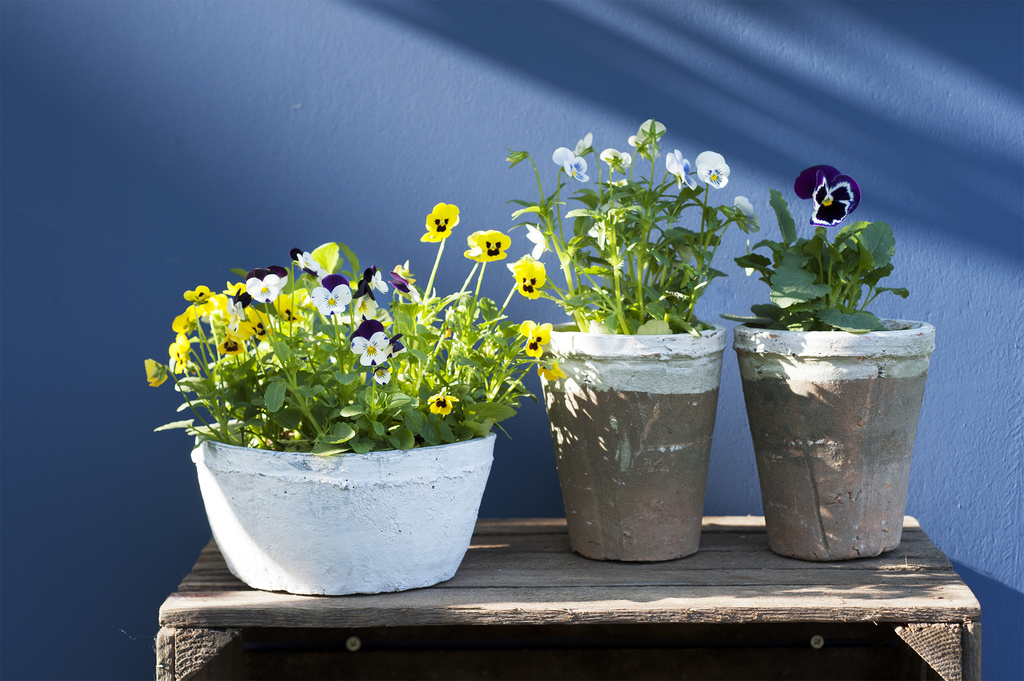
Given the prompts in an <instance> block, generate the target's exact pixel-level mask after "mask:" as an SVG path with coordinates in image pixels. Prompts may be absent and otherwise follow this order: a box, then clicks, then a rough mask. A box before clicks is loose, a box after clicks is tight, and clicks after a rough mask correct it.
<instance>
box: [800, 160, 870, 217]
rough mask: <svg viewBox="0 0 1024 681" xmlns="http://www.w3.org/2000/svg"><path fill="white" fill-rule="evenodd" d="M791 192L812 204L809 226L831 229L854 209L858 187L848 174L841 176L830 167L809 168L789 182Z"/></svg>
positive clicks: (858, 200) (858, 198) (855, 207)
mask: <svg viewBox="0 0 1024 681" xmlns="http://www.w3.org/2000/svg"><path fill="white" fill-rule="evenodd" d="M793 190H794V191H795V192H796V195H797V196H799V197H800V198H801V199H812V200H813V201H814V212H813V213H812V214H811V224H812V225H821V226H822V227H835V226H836V225H838V224H839V223H841V222H842V221H843V220H845V219H846V216H848V215H849V214H850V213H852V212H853V211H855V210H857V204H858V203H860V187H859V186H857V182H856V180H854V179H853V178H852V177H850V176H849V175H843V174H842V173H840V172H839V171H838V170H837V169H836V168H833V167H832V166H811V167H810V168H807V169H806V170H804V171H803V172H802V173H800V175H799V177H797V178H796V182H795V183H793Z"/></svg>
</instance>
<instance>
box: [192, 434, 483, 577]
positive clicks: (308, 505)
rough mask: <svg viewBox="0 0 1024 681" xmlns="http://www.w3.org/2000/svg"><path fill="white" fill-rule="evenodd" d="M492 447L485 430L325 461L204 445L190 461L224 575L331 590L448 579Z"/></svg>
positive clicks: (476, 505)
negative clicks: (462, 438) (472, 436)
mask: <svg viewBox="0 0 1024 681" xmlns="http://www.w3.org/2000/svg"><path fill="white" fill-rule="evenodd" d="M493 451H494V435H490V436H488V437H486V438H480V439H476V440H469V441H467V442H458V443H455V444H450V445H440V446H437V447H423V448H419V449H413V450H410V451H390V452H372V453H369V454H365V455H357V454H348V455H344V456H333V457H322V456H317V455H315V454H301V453H289V452H271V451H264V450H259V449H247V448H245V447H236V446H232V445H225V444H221V443H217V442H203V443H202V444H201V445H199V446H198V447H196V449H195V450H193V452H192V460H193V461H194V462H195V464H196V469H197V471H198V474H199V487H200V489H201V490H202V493H203V502H204V503H205V505H206V513H207V517H208V518H209V520H210V528H211V529H212V530H213V536H214V539H215V540H216V541H217V545H218V546H219V547H220V550H221V553H223V554H224V560H225V561H226V562H227V565H228V569H230V570H231V573H232V574H233V575H235V576H236V577H238V578H239V579H241V580H242V581H243V582H245V583H246V584H248V585H249V586H251V587H253V588H256V589H264V590H267V591H287V592H289V593H295V594H314V595H339V594H352V593H380V592H385V591H402V590H405V589H413V588H417V587H422V586H430V585H432V584H437V583H438V582H443V581H445V580H447V579H451V577H452V576H453V575H454V574H455V571H456V569H458V567H459V563H461V562H462V558H463V556H464V555H465V553H466V549H467V548H469V541H470V537H471V536H472V534H473V526H474V524H475V523H476V517H477V512H478V511H479V510H480V499H481V497H482V496H483V492H484V486H485V485H486V483H487V476H488V473H489V472H490V469H491V461H492V458H493Z"/></svg>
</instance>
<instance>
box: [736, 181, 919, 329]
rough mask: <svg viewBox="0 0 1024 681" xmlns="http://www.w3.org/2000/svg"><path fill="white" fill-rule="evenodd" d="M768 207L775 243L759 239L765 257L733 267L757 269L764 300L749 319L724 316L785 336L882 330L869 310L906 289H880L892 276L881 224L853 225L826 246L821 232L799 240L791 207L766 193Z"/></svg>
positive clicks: (887, 237) (891, 249)
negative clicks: (765, 294) (767, 292)
mask: <svg viewBox="0 0 1024 681" xmlns="http://www.w3.org/2000/svg"><path fill="white" fill-rule="evenodd" d="M770 204H771V206H772V209H773V210H774V211H775V215H776V218H777V219H778V223H779V231H780V233H781V236H782V240H781V241H771V240H767V239H766V240H763V241H760V242H758V243H757V244H755V245H754V250H757V249H759V248H767V249H768V251H769V253H770V255H771V257H768V256H766V255H763V254H761V253H753V252H748V253H747V254H746V255H744V256H741V257H739V258H736V264H738V265H739V266H740V267H743V268H746V270H747V272H748V273H753V272H757V273H758V274H759V275H760V279H761V281H763V282H765V283H766V284H768V287H769V288H770V289H771V293H770V295H769V298H770V301H771V302H770V303H766V304H760V305H754V306H752V307H751V312H752V313H753V315H754V316H753V317H739V316H735V315H723V316H724V317H726V318H728V319H733V320H736V321H742V322H744V323H746V324H749V325H752V326H758V327H762V328H768V329H779V330H791V331H836V330H838V331H849V332H851V333H867V332H868V331H883V330H885V328H886V327H885V326H883V325H882V323H881V321H880V320H879V319H878V317H876V316H875V315H874V314H873V313H871V312H870V311H868V310H867V307H868V305H870V304H871V303H872V302H873V301H874V300H875V298H877V297H878V296H879V295H880V294H882V293H886V292H888V293H893V294H895V295H898V296H900V297H901V298H906V297H907V296H908V295H909V293H908V291H907V289H905V288H888V287H883V286H879V285H878V284H879V282H880V281H881V280H882V279H884V278H885V277H887V276H889V274H891V273H892V271H893V265H892V258H893V254H894V253H895V246H896V240H895V238H894V237H893V232H892V227H890V226H889V225H888V224H887V223H885V222H881V221H877V222H863V221H861V222H853V223H850V224H847V225H846V226H844V227H843V228H842V229H840V230H839V232H838V233H837V234H836V235H835V238H834V239H832V240H831V241H830V240H829V238H828V233H827V230H826V229H825V228H824V227H817V228H816V229H815V232H814V236H813V237H811V238H810V239H804V238H799V239H798V238H797V236H796V225H795V222H794V220H793V217H792V215H791V214H790V211H789V205H788V204H787V203H786V200H785V199H784V198H783V196H782V194H781V193H779V192H778V191H776V190H774V189H772V190H771V201H770Z"/></svg>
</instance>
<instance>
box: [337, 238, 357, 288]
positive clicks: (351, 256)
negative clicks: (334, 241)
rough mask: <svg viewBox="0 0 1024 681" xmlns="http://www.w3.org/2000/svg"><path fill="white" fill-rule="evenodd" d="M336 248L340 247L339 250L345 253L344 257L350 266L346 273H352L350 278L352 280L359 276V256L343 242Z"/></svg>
mask: <svg viewBox="0 0 1024 681" xmlns="http://www.w3.org/2000/svg"><path fill="white" fill-rule="evenodd" d="M338 248H340V249H341V252H342V253H344V254H345V257H346V258H348V264H349V266H350V269H348V270H346V271H347V273H348V274H351V275H352V277H351V278H352V280H353V281H354V280H355V279H356V278H358V277H359V275H360V274H362V272H361V270H360V268H359V258H358V257H357V256H356V254H355V253H353V252H352V249H351V248H349V247H348V246H346V245H345V244H342V243H339V244H338Z"/></svg>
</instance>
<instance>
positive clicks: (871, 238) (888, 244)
mask: <svg viewBox="0 0 1024 681" xmlns="http://www.w3.org/2000/svg"><path fill="white" fill-rule="evenodd" d="M857 242H858V243H859V244H860V246H861V248H864V249H867V250H868V251H869V252H870V253H871V257H872V258H873V260H872V262H873V264H872V265H871V267H885V266H886V265H888V264H889V261H890V260H891V259H892V256H893V255H894V254H895V253H896V238H895V237H893V235H892V227H890V226H889V225H888V224H887V223H885V222H872V223H871V224H869V225H867V226H865V227H863V228H862V229H861V230H860V231H858V232H857Z"/></svg>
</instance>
